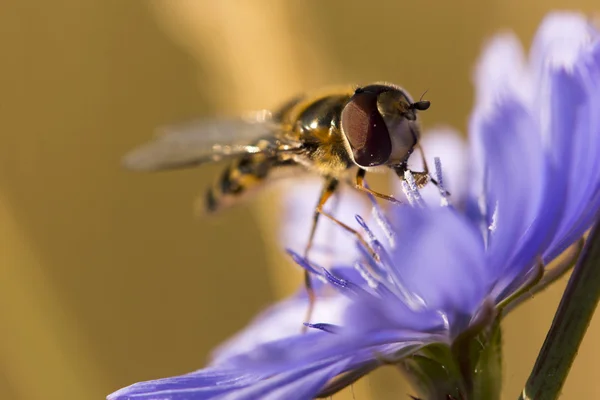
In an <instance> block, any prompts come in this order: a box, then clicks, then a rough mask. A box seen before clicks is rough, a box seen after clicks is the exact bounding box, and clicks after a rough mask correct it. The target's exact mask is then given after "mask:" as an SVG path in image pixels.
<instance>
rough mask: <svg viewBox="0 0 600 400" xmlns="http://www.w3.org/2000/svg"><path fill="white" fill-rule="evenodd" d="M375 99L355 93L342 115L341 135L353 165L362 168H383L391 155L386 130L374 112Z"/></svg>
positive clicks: (380, 118) (375, 96)
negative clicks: (352, 159) (348, 148)
mask: <svg viewBox="0 0 600 400" xmlns="http://www.w3.org/2000/svg"><path fill="white" fill-rule="evenodd" d="M377 95H378V94H377V93H373V92H366V91H357V92H356V93H355V94H354V96H352V98H351V99H350V101H349V102H348V104H346V106H345V107H344V110H343V111H342V120H341V123H342V132H343V133H344V135H345V136H346V138H347V139H348V142H349V143H350V147H351V149H352V153H353V155H354V161H355V162H356V163H357V164H358V165H360V166H362V167H373V166H377V165H382V164H385V163H386V162H387V161H388V160H389V158H390V155H391V153H392V141H391V139H390V134H389V132H388V128H387V126H386V124H385V121H384V120H383V117H382V116H381V114H380V113H379V110H378V109H377Z"/></svg>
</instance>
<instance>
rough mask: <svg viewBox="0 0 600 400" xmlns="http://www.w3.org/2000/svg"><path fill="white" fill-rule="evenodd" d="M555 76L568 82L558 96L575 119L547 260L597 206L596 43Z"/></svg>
mask: <svg viewBox="0 0 600 400" xmlns="http://www.w3.org/2000/svg"><path fill="white" fill-rule="evenodd" d="M557 75H562V76H563V77H562V79H563V80H565V81H568V82H569V83H570V86H571V87H570V88H569V89H570V90H568V91H567V90H565V91H564V92H563V93H562V95H564V96H566V97H568V98H569V99H570V100H571V101H570V105H571V109H573V110H574V112H576V117H577V120H576V121H574V123H573V125H572V126H570V127H569V128H570V129H569V130H568V132H565V136H566V137H567V139H566V140H570V141H572V150H571V153H570V154H566V155H565V157H564V159H565V160H570V165H569V177H568V181H569V190H568V199H567V205H566V212H565V215H564V216H563V221H562V224H561V226H560V229H559V232H558V234H557V235H556V237H555V239H554V241H553V243H552V246H550V248H549V250H548V252H547V254H546V257H547V258H548V259H549V260H550V259H553V258H554V257H556V256H558V255H559V254H560V253H561V252H562V251H563V250H564V249H565V248H566V247H568V246H569V245H570V244H572V243H573V242H574V241H575V240H577V239H578V238H579V237H581V236H582V235H583V233H584V232H585V230H587V229H589V227H590V226H591V223H592V222H593V220H594V218H595V216H596V214H597V213H598V209H599V207H600V202H599V201H598V200H599V199H598V198H597V193H598V190H599V188H600V174H599V173H598V171H600V157H598V154H599V153H600V113H599V112H598V110H599V109H600V44H598V43H597V44H596V46H595V48H594V49H593V52H592V53H591V54H584V55H583V56H582V59H581V61H580V63H578V64H577V69H576V70H574V71H573V72H572V73H569V72H568V71H564V70H562V71H559V72H557Z"/></svg>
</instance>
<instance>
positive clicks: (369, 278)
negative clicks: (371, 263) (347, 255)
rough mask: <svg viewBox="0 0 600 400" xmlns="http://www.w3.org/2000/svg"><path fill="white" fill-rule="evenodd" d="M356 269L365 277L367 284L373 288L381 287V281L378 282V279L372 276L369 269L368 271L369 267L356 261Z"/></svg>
mask: <svg viewBox="0 0 600 400" xmlns="http://www.w3.org/2000/svg"><path fill="white" fill-rule="evenodd" d="M354 269H355V270H357V271H358V273H359V274H360V276H361V278H363V279H364V280H365V282H367V285H369V287H370V288H371V289H374V290H377V288H378V287H379V282H377V279H375V278H374V277H373V276H371V274H370V273H369V271H367V269H366V268H365V267H364V266H363V265H362V264H361V263H359V262H357V263H355V264H354Z"/></svg>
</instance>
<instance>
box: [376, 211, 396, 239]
mask: <svg viewBox="0 0 600 400" xmlns="http://www.w3.org/2000/svg"><path fill="white" fill-rule="evenodd" d="M371 214H372V215H373V219H375V222H377V225H379V227H380V228H381V230H382V231H383V234H384V235H385V238H386V239H387V241H388V243H389V245H390V247H391V248H395V247H396V233H395V232H394V231H393V229H392V227H391V224H390V222H389V221H388V219H387V218H386V217H385V215H383V213H382V212H381V209H380V208H379V207H373V208H372V209H371Z"/></svg>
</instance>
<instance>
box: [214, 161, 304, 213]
mask: <svg viewBox="0 0 600 400" xmlns="http://www.w3.org/2000/svg"><path fill="white" fill-rule="evenodd" d="M285 165H293V163H292V162H290V161H280V160H278V159H276V158H273V157H266V156H265V155H262V154H253V155H246V156H244V157H241V158H239V159H236V160H234V161H232V162H231V163H230V164H229V165H228V166H227V167H226V168H225V170H223V173H222V174H221V175H220V176H219V178H218V179H217V181H216V182H215V183H214V185H213V186H212V187H210V188H209V189H208V190H207V191H206V203H205V209H206V212H208V213H212V212H215V211H218V210H220V209H222V208H225V207H227V206H230V205H232V204H233V203H236V202H237V201H239V200H240V199H241V197H242V196H243V195H245V194H248V193H249V192H251V191H252V189H256V188H258V187H259V186H261V185H262V184H263V183H264V182H265V179H266V178H267V177H268V175H269V174H270V172H272V170H273V168H275V167H280V166H285Z"/></svg>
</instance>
